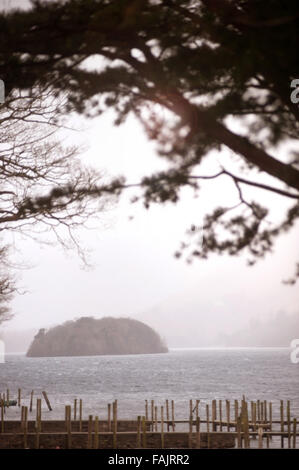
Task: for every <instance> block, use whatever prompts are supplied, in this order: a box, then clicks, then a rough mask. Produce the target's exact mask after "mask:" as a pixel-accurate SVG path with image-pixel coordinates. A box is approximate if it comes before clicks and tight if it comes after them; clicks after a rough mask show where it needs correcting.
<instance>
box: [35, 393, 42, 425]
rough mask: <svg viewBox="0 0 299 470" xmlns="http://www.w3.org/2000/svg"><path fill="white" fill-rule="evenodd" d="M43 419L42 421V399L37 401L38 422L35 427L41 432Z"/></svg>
mask: <svg viewBox="0 0 299 470" xmlns="http://www.w3.org/2000/svg"><path fill="white" fill-rule="evenodd" d="M41 419H42V400H41V398H37V399H36V422H35V427H36V428H39V431H41Z"/></svg>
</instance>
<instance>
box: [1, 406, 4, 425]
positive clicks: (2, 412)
mask: <svg viewBox="0 0 299 470" xmlns="http://www.w3.org/2000/svg"><path fill="white" fill-rule="evenodd" d="M1 432H2V433H3V432H4V401H3V399H2V398H1Z"/></svg>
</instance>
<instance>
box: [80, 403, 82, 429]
mask: <svg viewBox="0 0 299 470" xmlns="http://www.w3.org/2000/svg"><path fill="white" fill-rule="evenodd" d="M79 431H80V432H82V399H81V398H80V401H79Z"/></svg>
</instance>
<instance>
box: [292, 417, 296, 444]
mask: <svg viewBox="0 0 299 470" xmlns="http://www.w3.org/2000/svg"><path fill="white" fill-rule="evenodd" d="M296 433H297V419H296V418H294V421H293V449H296Z"/></svg>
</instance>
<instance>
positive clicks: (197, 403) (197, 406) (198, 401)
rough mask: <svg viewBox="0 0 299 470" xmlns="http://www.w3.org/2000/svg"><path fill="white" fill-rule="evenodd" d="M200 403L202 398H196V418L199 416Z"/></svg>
mask: <svg viewBox="0 0 299 470" xmlns="http://www.w3.org/2000/svg"><path fill="white" fill-rule="evenodd" d="M199 403H200V400H196V408H195V413H196V414H195V419H196V420H197V418H198V417H199Z"/></svg>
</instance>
